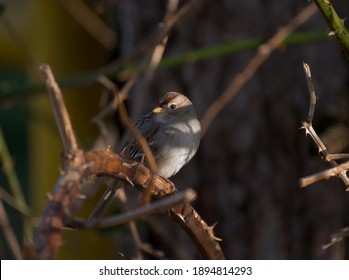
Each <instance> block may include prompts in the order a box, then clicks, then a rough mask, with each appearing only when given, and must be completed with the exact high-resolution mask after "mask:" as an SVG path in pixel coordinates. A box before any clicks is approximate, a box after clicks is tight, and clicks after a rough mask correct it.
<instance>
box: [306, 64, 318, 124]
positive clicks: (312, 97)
mask: <svg viewBox="0 0 349 280" xmlns="http://www.w3.org/2000/svg"><path fill="white" fill-rule="evenodd" d="M303 68H304V73H305V77H306V79H307V83H308V88H309V94H310V105H309V113H308V118H307V122H308V123H312V122H313V117H314V111H315V105H316V94H315V90H314V85H313V82H312V79H311V71H310V67H309V65H308V64H307V63H305V62H303Z"/></svg>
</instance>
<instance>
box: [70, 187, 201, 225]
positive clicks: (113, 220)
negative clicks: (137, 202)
mask: <svg viewBox="0 0 349 280" xmlns="http://www.w3.org/2000/svg"><path fill="white" fill-rule="evenodd" d="M195 198H196V194H195V192H194V190H193V189H187V190H186V191H185V192H179V193H176V194H175V195H171V196H168V197H164V198H163V199H161V200H157V201H154V202H152V203H151V204H147V205H144V206H141V207H139V208H136V209H132V210H129V211H128V212H125V213H123V214H120V215H117V216H112V217H107V218H103V219H98V220H93V219H90V220H87V221H86V222H83V223H81V222H79V223H77V224H76V226H75V227H76V228H81V229H103V228H111V227H116V226H120V225H123V224H126V223H128V222H129V221H131V220H139V219H141V218H144V217H146V216H149V215H153V214H155V213H158V212H161V211H163V210H167V209H169V208H171V207H173V206H175V205H177V204H178V203H180V202H183V203H190V202H191V201H193V200H194V199H195Z"/></svg>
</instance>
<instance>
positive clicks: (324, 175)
mask: <svg viewBox="0 0 349 280" xmlns="http://www.w3.org/2000/svg"><path fill="white" fill-rule="evenodd" d="M303 68H304V72H305V76H306V79H307V83H308V89H309V95H310V105H309V112H308V117H307V121H304V122H302V127H301V128H303V129H305V133H306V134H307V135H308V134H309V135H310V137H311V138H312V139H313V141H314V143H315V144H316V146H317V147H318V149H319V153H320V154H321V156H322V158H323V159H324V160H326V161H328V162H329V163H330V164H331V165H332V166H333V168H332V169H329V170H325V171H323V172H319V173H317V174H314V175H311V176H308V177H304V178H301V179H300V180H299V185H300V187H302V188H304V187H307V186H309V185H310V184H312V183H314V182H316V181H319V180H323V179H328V178H329V177H331V176H339V177H340V178H341V179H342V181H343V183H344V184H345V185H346V186H347V191H349V178H348V176H347V173H346V169H348V167H349V163H348V162H346V163H343V164H341V165H338V163H337V162H336V161H335V160H334V157H331V154H330V153H329V152H328V150H327V148H326V146H325V145H324V143H323V142H322V140H321V139H320V137H319V136H318V135H317V133H316V131H315V130H314V128H313V124H312V121H313V117H314V112H315V105H316V93H315V90H314V85H313V81H312V78H311V71H310V67H309V65H308V64H306V63H303ZM347 166H348V167H347ZM345 167H346V168H345Z"/></svg>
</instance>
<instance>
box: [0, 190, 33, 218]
mask: <svg viewBox="0 0 349 280" xmlns="http://www.w3.org/2000/svg"><path fill="white" fill-rule="evenodd" d="M0 199H1V200H3V201H4V202H6V203H7V204H8V205H10V206H11V207H12V208H13V209H16V210H17V211H18V212H19V213H21V214H22V215H23V216H25V217H30V216H31V214H32V213H31V212H32V210H31V209H30V208H29V207H28V206H27V205H26V204H22V203H21V202H19V201H18V200H17V199H16V198H15V197H14V196H12V195H11V194H10V193H8V192H7V191H5V190H4V189H3V188H2V187H0Z"/></svg>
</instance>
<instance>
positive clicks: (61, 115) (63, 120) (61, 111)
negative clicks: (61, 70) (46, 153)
mask: <svg viewBox="0 0 349 280" xmlns="http://www.w3.org/2000/svg"><path fill="white" fill-rule="evenodd" d="M40 73H41V74H42V76H43V78H44V79H45V83H46V88H47V93H48V96H49V99H50V102H51V106H52V110H53V113H54V116H55V120H56V124H57V127H58V131H59V136H60V137H61V141H62V146H63V154H64V156H66V157H67V156H74V155H75V154H76V153H77V151H78V143H77V141H76V137H75V134H74V131H73V127H72V124H71V122H70V118H69V114H68V111H67V108H66V106H65V103H64V100H63V95H62V92H61V90H60V88H59V86H58V84H57V82H56V80H55V78H54V76H53V73H52V70H51V67H50V66H49V65H48V64H43V65H41V66H40Z"/></svg>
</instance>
